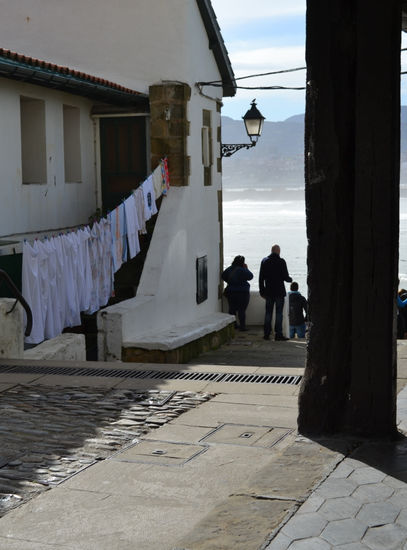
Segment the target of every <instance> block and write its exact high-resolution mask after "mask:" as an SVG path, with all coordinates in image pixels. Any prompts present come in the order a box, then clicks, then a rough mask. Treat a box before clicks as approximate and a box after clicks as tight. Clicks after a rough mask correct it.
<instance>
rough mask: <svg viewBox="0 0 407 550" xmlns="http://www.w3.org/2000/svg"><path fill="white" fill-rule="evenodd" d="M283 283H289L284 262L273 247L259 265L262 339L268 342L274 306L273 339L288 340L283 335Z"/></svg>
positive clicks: (277, 249) (276, 247)
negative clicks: (262, 325) (262, 306)
mask: <svg viewBox="0 0 407 550" xmlns="http://www.w3.org/2000/svg"><path fill="white" fill-rule="evenodd" d="M284 281H287V283H291V281H292V279H291V277H290V276H289V274H288V270H287V264H286V263H285V260H283V259H282V258H280V247H279V246H278V244H275V245H273V247H272V249H271V254H270V256H267V258H264V259H263V260H262V262H261V265H260V275H259V290H260V296H261V297H262V298H264V299H265V300H266V314H265V316H264V339H265V340H270V333H271V319H272V316H273V309H274V304H275V305H276V322H275V327H274V330H275V339H276V340H288V338H286V337H285V336H284V335H283V307H284V297H285V296H286V291H285V286H284Z"/></svg>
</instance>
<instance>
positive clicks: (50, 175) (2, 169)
mask: <svg viewBox="0 0 407 550" xmlns="http://www.w3.org/2000/svg"><path fill="white" fill-rule="evenodd" d="M0 83H1V85H0V105H1V111H2V115H1V117H0V182H1V185H0V205H1V206H0V209H1V216H0V236H1V237H4V236H10V235H21V234H28V233H31V232H41V231H47V230H53V229H59V228H63V227H70V226H74V225H78V224H82V223H86V222H87V220H88V217H89V215H90V214H91V213H93V212H94V211H95V209H96V196H95V193H96V178H95V165H94V160H95V159H94V146H93V143H94V130H93V121H92V120H91V118H90V108H91V105H92V103H91V102H90V101H88V100H86V99H83V98H80V97H78V96H73V95H71V94H65V93H62V92H56V91H52V90H49V89H47V88H43V87H40V86H34V85H30V84H24V83H18V82H14V81H12V80H8V79H4V78H3V79H0ZM20 96H24V97H33V98H36V99H41V100H43V101H44V102H45V120H46V165H47V180H46V183H44V184H23V183H22V170H21V167H22V162H21V129H20ZM64 104H67V105H74V106H76V107H78V108H79V109H80V113H81V126H80V132H81V138H82V139H81V143H82V154H81V162H82V181H81V182H80V183H65V177H64V145H63V105H64Z"/></svg>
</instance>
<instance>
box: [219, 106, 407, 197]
mask: <svg viewBox="0 0 407 550" xmlns="http://www.w3.org/2000/svg"><path fill="white" fill-rule="evenodd" d="M222 142H223V143H248V142H249V138H248V137H247V135H246V131H245V129H244V124H243V121H242V120H234V119H232V118H229V117H222ZM401 182H402V184H403V186H404V185H406V186H407V106H402V107H401ZM223 185H224V188H225V190H227V189H228V188H268V187H270V186H271V185H272V186H273V188H275V187H276V186H287V185H288V186H295V187H297V186H298V187H301V186H303V185H304V115H303V114H300V115H295V116H292V117H290V118H287V119H286V120H284V121H282V122H271V121H268V120H266V121H265V122H264V127H263V133H262V136H261V138H260V139H259V141H258V143H257V145H256V147H253V148H252V149H250V150H246V149H243V150H241V151H239V152H237V153H235V154H234V155H233V156H232V157H230V158H224V159H223Z"/></svg>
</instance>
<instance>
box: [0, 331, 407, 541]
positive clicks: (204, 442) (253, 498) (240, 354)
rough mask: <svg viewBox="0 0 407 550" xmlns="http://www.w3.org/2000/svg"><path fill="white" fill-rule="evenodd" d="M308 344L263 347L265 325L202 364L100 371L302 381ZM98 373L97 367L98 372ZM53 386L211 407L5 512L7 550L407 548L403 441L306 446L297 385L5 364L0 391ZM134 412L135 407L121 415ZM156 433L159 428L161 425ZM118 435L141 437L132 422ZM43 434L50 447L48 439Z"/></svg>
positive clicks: (406, 409) (402, 349)
mask: <svg viewBox="0 0 407 550" xmlns="http://www.w3.org/2000/svg"><path fill="white" fill-rule="evenodd" d="M305 347H306V346H305V343H304V342H302V341H288V342H273V341H263V340H262V338H261V331H259V329H257V328H254V329H249V331H248V332H245V333H238V334H237V335H236V339H235V341H234V342H233V343H231V344H229V345H227V346H223V347H222V348H221V349H220V350H218V351H214V352H209V353H208V354H204V355H203V356H201V357H200V358H198V360H196V361H194V363H193V364H189V365H145V364H144V365H129V364H126V365H123V364H120V363H114V364H103V368H105V369H106V370H107V371H109V370H110V371H112V369H113V366H114V367H115V368H116V369H117V368H118V367H119V368H120V369H131V370H134V369H144V370H143V372H147V373H151V372H152V371H156V372H157V373H162V372H172V373H178V372H182V373H206V374H208V373H211V372H214V373H226V374H228V373H234V374H237V373H245V374H247V373H249V374H253V375H254V376H255V377H256V378H255V379H254V380H260V378H261V376H263V375H275V374H279V373H280V374H286V375H288V374H291V375H294V376H297V375H300V374H301V372H302V366H303V364H304V360H305ZM215 357H216V361H215ZM399 357H400V359H399V365H400V368H399V374H400V380H399V387H403V385H404V384H405V373H406V370H407V369H406V366H405V365H406V358H407V348H406V346H405V344H404V341H401V342H399ZM3 363H4V362H3ZM86 365H87V367H92V364H86ZM59 366H60V367H62V364H59ZM71 366H72V365H71ZM76 366H77V367H80V365H76ZM93 366H94V368H99V369H100V367H101V364H93ZM87 374H89V373H88V372H87ZM149 376H151V374H149ZM160 376H161V374H160ZM259 376H260V378H259ZM222 379H223V380H225V377H223V378H222ZM261 379H264V376H263V378H261ZM233 380H235V379H234V378H233ZM53 382H54V385H55V386H59V387H61V386H62V387H65V388H66V387H68V386H69V387H71V388H76V391H78V392H79V393H81V388H86V387H87V388H93V391H95V388H99V389H100V388H103V391H107V392H109V391H111V390H113V389H114V390H115V391H123V390H124V391H126V390H129V391H130V392H132V391H144V392H148V391H153V392H167V395H168V392H170V393H171V394H172V395H173V397H174V396H175V395H177V392H181V391H182V392H188V391H190V392H194V395H195V396H197V398H199V396H202V402H201V403H200V404H199V403H198V404H196V403H194V406H192V407H189V410H186V412H182V411H179V412H178V413H177V414H175V415H174V416H173V417H172V418H171V417H170V418H169V419H166V421H165V424H163V425H162V426H161V427H156V429H154V430H150V431H147V432H146V433H141V434H140V435H138V436H137V437H136V438H135V439H137V441H134V442H133V443H130V444H128V445H124V446H122V447H120V448H119V449H118V450H115V451H114V452H112V453H110V454H109V453H107V455H106V456H104V457H101V460H98V461H97V462H95V463H93V464H91V465H90V466H88V467H85V468H83V469H82V470H80V471H79V472H78V473H76V474H75V475H73V476H72V477H70V478H69V479H67V480H66V481H62V482H61V483H59V484H58V485H57V486H55V487H52V488H49V489H48V490H46V491H45V492H42V493H41V494H40V495H39V496H36V497H35V498H32V499H31V500H30V501H29V502H27V503H25V504H23V505H22V506H19V507H18V508H16V509H14V510H11V511H10V512H8V513H7V514H6V515H5V516H4V517H3V518H2V519H0V548H1V549H2V550H3V549H4V550H8V549H10V550H15V549H27V550H28V549H30V550H31V549H34V550H36V549H41V550H43V549H45V548H47V549H48V548H51V549H57V548H58V549H59V548H64V549H71V550H80V549H86V550H92V549H95V550H96V549H97V550H104V549H109V550H111V549H118V550H122V549H126V550H127V549H132V550H134V549H135V548H137V549H138V550H139V549H140V550H142V549H154V550H155V549H156V548H162V549H168V550H175V549H190V550H192V549H213V550H215V549H216V550H220V549H239V550H240V549H241V550H250V549H253V550H258V549H260V548H272V549H274V550H275V549H277V548H282V549H286V548H289V549H291V550H292V549H296V548H312V549H318V548H344V549H345V548H348V549H349V550H351V549H355V548H386V549H387V548H403V545H404V544H405V540H407V539H405V537H407V534H406V532H405V525H404V515H405V514H406V512H405V509H406V507H407V496H406V495H407V490H406V489H407V487H405V484H404V479H405V477H404V475H405V470H404V460H403V458H404V453H406V452H407V447H406V445H405V444H404V440H403V439H402V440H400V441H399V442H397V443H394V444H391V443H375V442H370V443H366V444H364V445H359V444H358V443H357V442H355V441H337V440H336V441H329V440H324V441H318V442H316V441H310V440H307V439H304V438H302V437H298V436H297V435H296V433H295V427H296V416H297V395H298V385H292V384H282V383H280V384H278V383H260V382H253V381H252V382H236V381H233V382H226V381H223V382H220V383H217V382H216V381H211V380H192V379H191V380H186V379H178V380H177V379H174V378H171V379H149V378H141V379H129V378H126V379H123V378H120V377H119V376H117V377H116V378H115V377H112V376H103V375H100V374H99V375H98V376H96V377H95V376H89V375H87V376H72V375H71V376H67V375H66V374H65V375H58V374H57V373H55V374H53V375H45V374H41V373H36V374H21V373H20V374H18V375H17V374H4V373H2V372H1V368H0V389H1V390H2V391H4V392H6V394H7V392H8V391H9V390H10V389H12V388H14V391H17V392H18V388H19V384H24V386H32V387H33V392H34V393H35V387H37V389H38V390H39V389H40V388H41V387H44V386H47V387H52V384H53ZM172 392H176V393H172ZM213 394H215V396H214V397H212V398H211V399H209V400H206V395H208V396H209V397H211V396H212V395H213ZM404 395H405V394H404V392H402V393H401V394H400V395H399V405H400V406H399V413H400V419H401V424H400V427H401V428H403V427H404V423H405V425H406V426H407V396H405V397H404ZM187 398H188V395H187ZM71 405H74V406H76V405H75V403H73V402H71ZM135 405H136V403H134V402H133V403H131V404H130V406H129V404H127V405H126V406H124V407H123V412H124V413H127V412H129V410H130V407H131V406H135ZM196 405H198V406H196ZM133 412H135V409H134V410H133ZM139 412H140V414H141V412H142V411H139ZM166 412H168V411H166ZM179 413H182V414H179ZM122 416H123V415H121V416H120V419H123V417H122ZM124 416H125V417H126V416H127V418H124V420H125V421H127V422H128V421H129V420H128V415H127V414H125V415H124ZM154 417H155V420H157V418H158V419H159V415H157V414H154ZM117 420H118V419H117V418H116V419H115V421H117ZM153 422H154V418H153ZM2 424H3V427H4V426H7V415H4V417H3V420H2V421H1V419H0V431H1V428H2ZM155 426H160V423H159V421H158V420H157V423H156V424H155ZM116 428H117V426H116ZM120 429H121V430H124V431H126V429H129V430H130V431H131V429H132V428H131V427H130V428H129V425H128V424H127V427H126V426H125V425H124V424H122V425H121V428H120ZM38 430H39V431H40V430H41V427H40V426H38ZM42 431H43V430H42ZM37 437H38V441H39V442H40V441H43V440H44V434H43V433H38V435H37ZM56 437H57V441H58V435H57V436H56ZM61 439H62V437H61ZM355 447H356V449H355ZM352 449H353V451H352ZM60 450H61V449H60ZM9 469H10V468H9ZM406 469H407V468H406ZM0 473H1V467H0ZM379 494H380V496H379ZM405 505H406V506H405ZM343 532H345V533H347V535H346V537H347V538H346V537H345V536H344V535H343V534H342V535H341V534H340V533H343ZM344 537H345V538H344ZM355 537H356V538H355ZM357 537H359V538H357ZM351 539H352V540H351ZM383 541H384V542H383ZM380 544H381V546H379V545H380ZM397 545H399V546H397Z"/></svg>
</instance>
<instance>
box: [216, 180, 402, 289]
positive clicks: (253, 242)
mask: <svg viewBox="0 0 407 550" xmlns="http://www.w3.org/2000/svg"><path fill="white" fill-rule="evenodd" d="M223 197H224V201H223V232H224V235H223V236H224V263H225V267H227V266H228V265H230V264H231V262H232V260H233V258H234V257H235V256H237V255H242V256H245V258H246V263H247V266H248V268H249V269H250V271H252V273H253V274H254V278H253V280H252V281H251V283H250V284H251V289H252V290H258V276H259V268H260V262H261V260H262V258H264V257H265V256H267V255H268V254H270V249H271V246H272V245H273V244H278V245H280V248H281V257H282V258H284V259H285V261H286V262H287V267H288V272H289V274H290V276H291V277H292V279H293V280H294V281H297V282H298V284H299V287H300V291H301V292H302V293H303V294H304V295H307V261H306V257H307V237H306V228H305V200H304V189H303V188H302V187H297V188H296V187H286V188H283V189H279V190H278V192H274V191H270V190H265V189H250V190H249V189H242V188H240V189H227V190H224V193H223ZM399 278H400V288H406V289H407V197H403V198H401V199H400V246H399ZM286 288H287V290H288V289H289V284H286Z"/></svg>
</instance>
